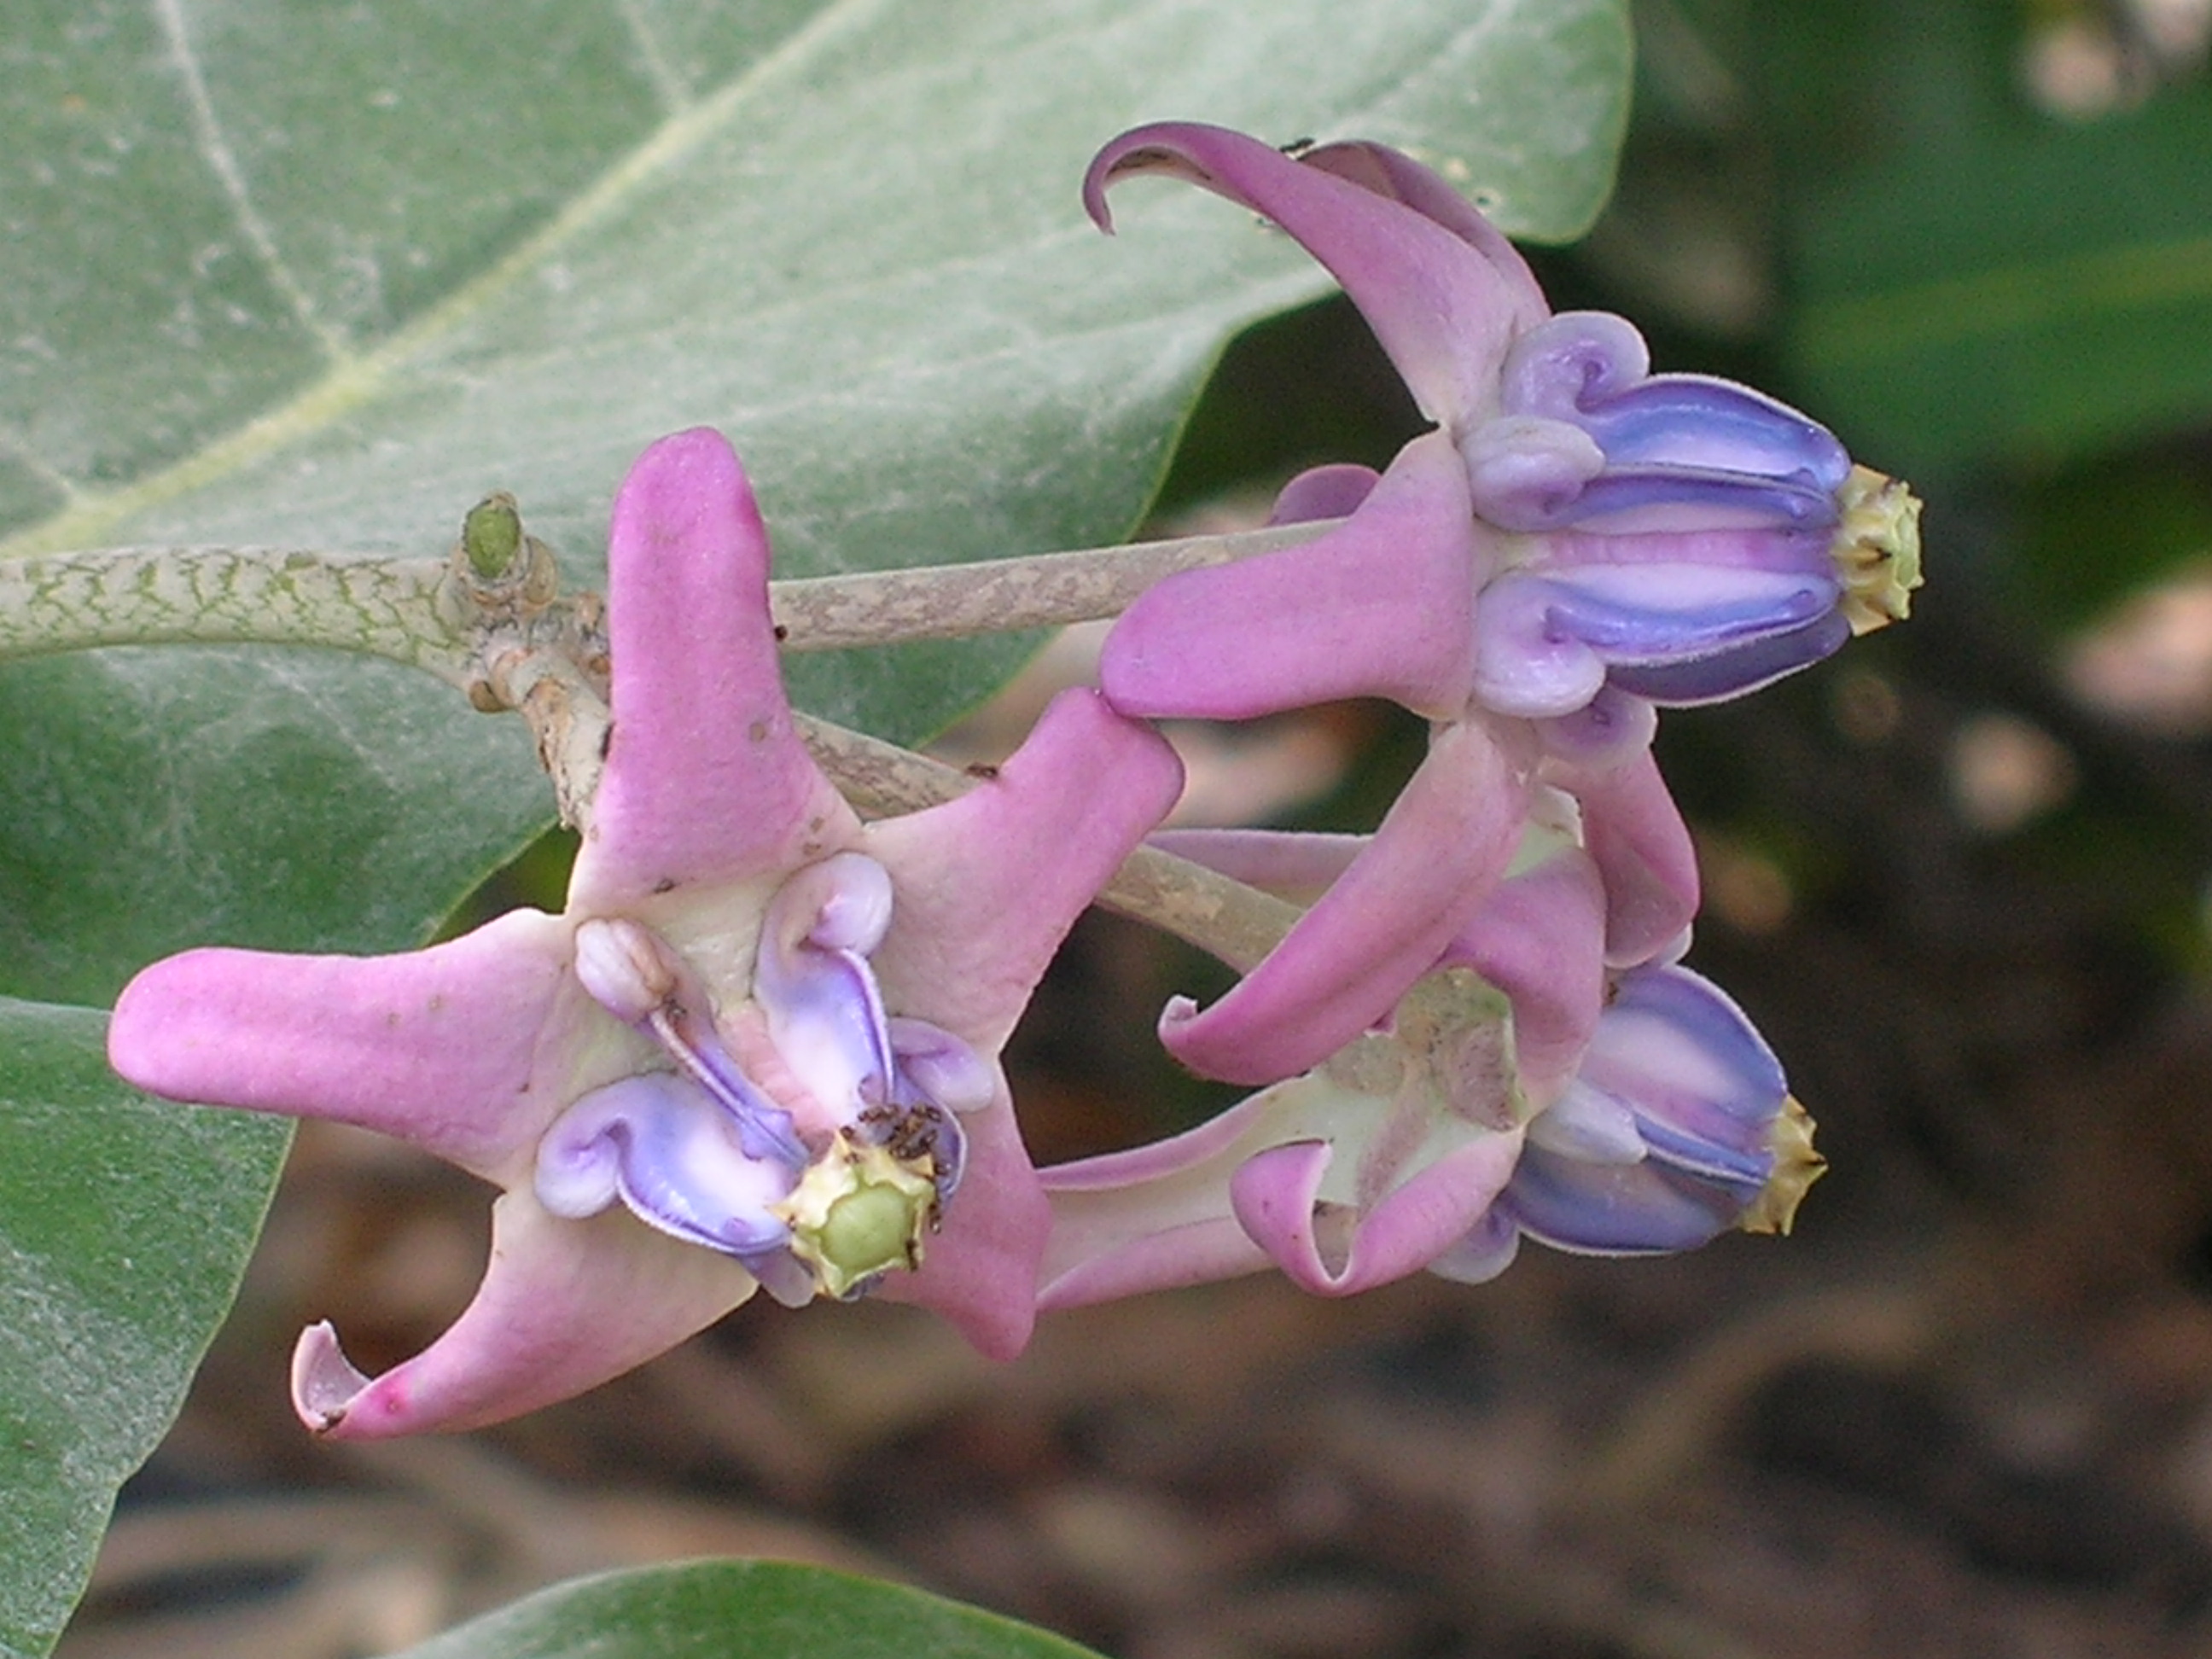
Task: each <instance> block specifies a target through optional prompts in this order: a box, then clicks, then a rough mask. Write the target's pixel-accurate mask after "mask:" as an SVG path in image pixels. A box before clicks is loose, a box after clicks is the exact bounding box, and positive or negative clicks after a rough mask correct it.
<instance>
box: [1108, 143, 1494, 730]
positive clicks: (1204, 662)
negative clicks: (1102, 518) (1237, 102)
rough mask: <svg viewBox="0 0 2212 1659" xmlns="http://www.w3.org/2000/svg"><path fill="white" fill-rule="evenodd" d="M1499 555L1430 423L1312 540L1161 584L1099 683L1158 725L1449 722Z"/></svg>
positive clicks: (1118, 641)
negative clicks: (1357, 709)
mask: <svg viewBox="0 0 2212 1659" xmlns="http://www.w3.org/2000/svg"><path fill="white" fill-rule="evenodd" d="M1270 153H1271V154H1272V152H1270ZM1495 562H1496V554H1495V552H1494V550H1492V549H1491V548H1490V547H1489V546H1488V545H1487V544H1486V543H1483V542H1480V541H1478V540H1477V535H1476V528H1475V520H1474V508H1473V507H1472V506H1470V505H1469V503H1468V492H1467V469H1466V467H1465V466H1464V465H1462V463H1461V461H1460V458H1459V453H1458V451H1457V450H1455V449H1454V448H1453V447H1452V444H1451V441H1450V439H1449V437H1447V436H1445V435H1443V434H1442V433H1431V434H1429V435H1427V436H1425V437H1421V438H1416V439H1415V440H1414V441H1413V442H1412V443H1410V444H1408V445H1407V446H1406V447H1405V448H1404V449H1402V450H1401V451H1400V452H1399V453H1398V458H1397V459H1395V461H1393V462H1392V463H1391V464H1390V470H1389V471H1388V472H1386V473H1384V474H1383V478H1382V481H1381V482H1380V483H1377V484H1376V486H1375V489H1374V491H1373V493H1372V494H1370V495H1368V496H1367V498H1366V499H1365V500H1364V501H1362V502H1361V503H1360V505H1359V507H1358V510H1357V511H1355V512H1354V513H1352V517H1351V518H1350V519H1348V520H1346V521H1345V522H1344V523H1343V524H1342V525H1340V526H1338V528H1336V529H1335V530H1334V531H1331V532H1329V533H1328V534H1327V535H1325V536H1322V537H1321V538H1319V539H1318V540H1316V541H1312V542H1309V543H1307V544H1304V546H1301V547H1292V548H1286V549H1285V550H1283V551H1281V552H1279V553H1269V554H1263V555H1261V556H1259V557H1257V558H1251V559H1242V560H1239V561H1237V562H1236V563H1234V564H1225V565H1213V566H1209V567H1206V568H1202V569H1197V570H1186V571H1182V572H1179V573H1178V574H1176V575H1173V576H1170V577H1168V578H1167V579H1166V580H1164V581H1161V582H1159V583H1158V584H1157V585H1155V586H1153V587H1152V588H1151V589H1150V590H1149V591H1148V592H1146V593H1145V595H1144V596H1143V597H1142V598H1141V599H1139V600H1138V601H1137V602H1136V603H1135V604H1134V605H1131V606H1130V607H1129V609H1128V610H1127V611H1125V612H1124V613H1123V614H1122V617H1121V620H1120V621H1119V622H1117V623H1115V625H1114V628H1113V630H1112V632H1110V633H1109V635H1107V638H1106V645H1105V649H1104V653H1103V656H1102V658H1101V659H1100V662H1099V665H1098V678H1099V684H1100V685H1101V686H1103V688H1104V690H1105V692H1106V696H1107V699H1108V701H1109V702H1112V703H1113V705H1114V706H1115V708H1119V709H1120V710H1121V712H1122V713H1123V714H1136V715H1142V716H1146V717H1147V718H1154V719H1157V718H1160V717H1163V716H1170V715H1180V716H1189V717H1194V718H1202V719H1210V720H1249V719H1251V718H1252V717H1254V716H1255V715H1258V714H1273V713H1274V712H1276V711H1277V710H1279V709H1284V708H1305V707H1308V706H1310V705H1311V704H1314V703H1317V702H1333V701H1335V700H1337V699H1340V698H1344V697H1363V696H1374V697H1388V698H1389V699H1391V700H1392V701H1393V702H1400V703H1402V704H1404V705H1405V706H1406V707H1407V708H1411V709H1413V710H1414V711H1415V712H1416V713H1417V714H1426V715H1428V716H1429V717H1431V719H1435V720H1451V719H1455V718H1456V717H1457V716H1458V715H1459V714H1460V713H1461V711H1462V709H1463V708H1465V707H1466V706H1467V701H1468V696H1469V694H1470V693H1471V691H1472V690H1473V687H1474V619H1475V594H1476V592H1477V591H1478V590H1479V589H1480V587H1481V586H1482V584H1483V583H1484V582H1485V581H1486V580H1488V578H1489V576H1490V574H1491V570H1492V566H1493V565H1494V564H1495Z"/></svg>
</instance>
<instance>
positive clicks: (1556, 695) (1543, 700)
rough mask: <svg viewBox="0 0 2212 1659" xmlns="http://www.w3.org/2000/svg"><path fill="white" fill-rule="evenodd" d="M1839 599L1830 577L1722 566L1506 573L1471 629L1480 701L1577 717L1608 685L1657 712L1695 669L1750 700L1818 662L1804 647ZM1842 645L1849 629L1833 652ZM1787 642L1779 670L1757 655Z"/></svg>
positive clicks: (1537, 714)
mask: <svg viewBox="0 0 2212 1659" xmlns="http://www.w3.org/2000/svg"><path fill="white" fill-rule="evenodd" d="M1838 592H1839V589H1838V585H1837V584H1836V583H1835V582H1834V581H1833V580H1831V579H1829V578H1828V577H1826V576H1810V575H1801V574H1795V573H1790V572H1782V571H1765V570H1753V569H1744V568H1724V567H1723V568H1714V567H1702V566H1695V565H1674V566H1668V565H1638V564H1624V565H1584V566H1579V567H1576V568H1571V569H1569V570H1566V571H1562V572H1559V573H1556V574H1555V573H1549V572H1547V573H1544V574H1539V573H1538V572H1537V571H1535V570H1529V569H1523V570H1514V571H1509V572H1507V573H1506V574H1504V576H1501V577H1500V578H1498V580H1496V581H1494V582H1492V583H1491V585H1490V586H1489V587H1488V588H1486V590H1485V591H1484V592H1483V595H1482V602H1481V610H1480V614H1479V615H1478V616H1477V617H1476V619H1475V690H1476V695H1477V696H1480V698H1481V700H1482V702H1484V703H1485V704H1486V706H1487V707H1489V708H1494V709H1496V710H1498V712H1499V713H1501V714H1516V715H1520V716H1522V717H1523V718H1527V719H1545V718H1548V717H1553V716H1557V715H1562V714H1572V713H1574V712H1575V711H1576V710H1577V709H1578V708H1582V707H1583V705H1584V704H1586V703H1588V702H1589V700H1590V699H1591V698H1593V697H1595V696H1596V695H1597V692H1598V690H1599V688H1600V687H1601V686H1602V685H1604V684H1606V683H1607V680H1608V679H1611V680H1612V681H1613V683H1614V684H1618V685H1619V686H1620V688H1621V689H1622V690H1626V691H1627V692H1630V693H1631V694H1632V695H1634V696H1642V697H1647V698H1650V699H1651V700H1652V701H1654V702H1658V701H1661V700H1662V699H1661V697H1660V696H1658V695H1657V694H1658V693H1659V692H1660V691H1662V690H1666V689H1667V687H1668V685H1669V684H1671V682H1670V681H1669V680H1668V678H1667V677H1668V675H1669V674H1671V673H1673V672H1674V671H1677V670H1682V669H1687V668H1690V667H1692V665H1694V666H1695V667H1696V668H1698V669H1699V670H1700V671H1703V673H1704V674H1705V678H1706V680H1707V681H1709V682H1711V684H1717V685H1718V686H1720V687H1722V688H1723V689H1721V690H1716V691H1713V692H1711V695H1712V696H1728V695H1729V694H1730V692H1731V691H1732V690H1750V689H1751V688H1752V687H1753V685H1756V684H1765V682H1767V681H1769V680H1771V679H1773V678H1776V677H1777V676H1778V674H1780V673H1786V672H1788V671H1790V669H1792V668H1796V667H1802V666H1803V665H1804V662H1806V661H1811V660H1814V659H1816V658H1815V657H1812V656H1804V648H1805V647H1808V646H1810V645H1811V644H1813V643H1814V642H1815V641H1814V635H1813V634H1812V632H1811V630H1813V629H1817V628H1818V627H1819V626H1820V623H1822V622H1823V621H1824V620H1825V619H1826V618H1828V617H1836V616H1839V613H1838V612H1837V611H1836V609H1835V606H1836V599H1837V597H1838ZM1849 634H1850V627H1849V624H1848V623H1846V624H1844V629H1843V634H1842V635H1841V637H1839V638H1838V640H1837V641H1836V643H1837V644H1840V643H1841V642H1842V638H1845V637H1848V636H1849ZM1820 637H1822V638H1825V636H1824V635H1823V636H1820ZM1784 640H1787V641H1791V642H1792V644H1791V646H1790V647H1789V648H1786V649H1784V650H1783V651H1782V652H1781V653H1780V655H1781V658H1782V660H1781V661H1780V662H1779V663H1778V662H1777V661H1775V660H1774V657H1775V655H1776V653H1774V652H1772V651H1770V650H1767V649H1765V647H1767V646H1769V645H1770V644H1771V643H1773V642H1776V641H1784ZM1800 641H1802V642H1804V645H1802V646H1801V645H1800V644H1799V643H1797V642H1800ZM1828 648H1829V649H1832V648H1833V647H1832V646H1830V647H1828ZM1817 654H1818V655H1825V654H1826V651H1820V652H1819V653H1817ZM1800 657H1803V660H1802V661H1801V660H1799V658H1800ZM1701 684H1702V682H1701ZM1700 700H1701V701H1703V700H1706V699H1703V698H1701V699H1700Z"/></svg>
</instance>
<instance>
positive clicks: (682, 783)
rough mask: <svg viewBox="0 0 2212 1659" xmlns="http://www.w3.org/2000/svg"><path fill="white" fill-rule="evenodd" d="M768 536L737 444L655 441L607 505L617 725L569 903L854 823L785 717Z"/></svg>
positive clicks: (778, 852) (835, 834) (741, 863)
mask: <svg viewBox="0 0 2212 1659" xmlns="http://www.w3.org/2000/svg"><path fill="white" fill-rule="evenodd" d="M768 565H769V544H768V532H767V530H766V529H765V528H764V527H763V525H762V523H761V517H760V509H759V508H758V507H757V506H756V505H755V504H754V501H753V495H752V489H751V486H750V484H749V483H747V482H746V479H745V475H744V469H743V468H742V467H741V466H740V465H738V458H737V456H736V454H735V453H733V452H732V450H731V448H730V446H729V444H728V442H727V441H726V440H725V439H724V438H723V437H722V436H721V435H720V433H717V432H714V431H712V430H710V429H708V428H705V427H699V428H694V429H692V430H690V431H689V432H679V433H678V434H676V435H674V436H672V437H667V438H663V439H662V440H661V441H659V442H658V443H656V444H654V445H653V447H651V448H650V449H647V451H646V452H645V453H644V454H643V455H641V456H640V457H639V458H638V460H637V464H636V465H635V466H633V467H632V468H631V469H630V472H629V477H627V478H626V479H624V480H623V487H622V490H621V493H620V494H619V495H617V496H616V498H615V507H614V517H613V522H612V525H611V528H610V531H609V533H608V545H607V628H608V637H609V640H610V641H611V660H612V663H613V688H612V692H611V706H612V709H613V722H614V723H613V728H612V731H611V735H610V738H609V744H608V750H607V763H606V769H605V774H604V775H602V777H601V779H600V781H599V793H598V796H597V798H596V799H595V800H594V801H593V803H592V816H591V823H590V825H589V827H588V829H587V830H586V835H585V839H584V845H583V848H582V850H581V851H580V853H579V854H578V855H577V860H576V872H575V875H574V879H573V882H572V884H571V886H570V889H569V893H570V902H571V908H580V909H584V910H587V911H592V912H595V913H598V914H602V915H605V914H611V913H613V912H616V911H618V910H620V909H622V908H624V907H626V906H629V905H632V904H634V903H635V902H637V901H638V900H640V899H642V898H644V897H647V896H650V895H652V894H655V893H661V892H666V891H668V890H671V888H674V887H680V886H683V885H685V884H690V883H694V882H704V881H723V880H729V879H732V878H737V877H741V876H748V875H757V874H763V873H766V872H772V871H784V870H790V869H794V868H796V867H797V866H799V865H802V864H805V863H807V862H809V861H810V860H813V859H815V858H818V857H820V856H821V855H822V854H823V853H825V852H830V851H835V850H836V849H837V848H839V847H841V846H843V845H846V844H848V842H850V841H851V839H852V837H853V836H854V834H855V833H857V828H858V826H857V821H856V820H855V819H854V817H853V814H852V811H851V809H850V808H849V807H848V806H847V805H845V803H844V800H843V799H842V797H840V796H839V795H838V793H837V792H836V789H834V788H833V787H830V784H829V781H828V780H827V779H825V778H824V777H823V775H822V774H821V773H820V771H819V770H817V769H816V767H815V764H814V763H813V760H812V759H811V757H809V756H808V754H807V752H806V750H805V746H804V745H803V744H801V743H800V741H799V735H798V732H796V730H795V729H794V728H793V724H792V719H791V707H790V705H789V703H788V702H786V701H785V698H784V693H783V680H782V676H781V671H780V669H779V667H778V664H777V660H776V645H775V629H774V625H773V623H771V622H770V620H769V608H768Z"/></svg>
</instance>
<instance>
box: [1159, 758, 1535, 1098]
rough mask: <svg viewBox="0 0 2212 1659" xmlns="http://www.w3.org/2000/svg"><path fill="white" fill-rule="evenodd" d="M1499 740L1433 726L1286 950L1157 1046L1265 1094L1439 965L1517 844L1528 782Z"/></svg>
mask: <svg viewBox="0 0 2212 1659" xmlns="http://www.w3.org/2000/svg"><path fill="white" fill-rule="evenodd" d="M1502 735H1503V734H1501V733H1500V732H1497V731H1494V730H1493V729H1492V726H1490V725H1489V724H1488V723H1486V722H1484V721H1482V720H1468V721H1466V722H1463V723H1462V724H1458V725H1454V726H1443V727H1441V728H1439V729H1438V730H1437V732H1436V734H1435V735H1434V737H1433V738H1431V743H1430V748H1429V754H1428V757H1427V758H1426V759H1425V760H1424V761H1423V762H1422V763H1421V766H1420V769H1419V771H1417V772H1415V773H1414V774H1413V777H1412V779H1411V780H1409V781H1407V785H1406V787H1405V789H1404V791H1403V792H1402V793H1401V794H1400V795H1399V797H1398V799H1397V800H1396V802H1395V803H1394V804H1393V805H1392V806H1391V808H1390V811H1389V814H1388V816H1386V817H1384V818H1383V823H1382V825H1381V827H1380V828H1378V829H1376V832H1375V837H1374V839H1373V840H1372V841H1371V842H1369V843H1368V845H1367V846H1366V847H1365V848H1364V849H1363V850H1362V851H1361V852H1360V853H1359V854H1358V857H1356V858H1355V859H1354V860H1352V864H1351V866H1350V867H1349V868H1347V869H1346V871H1345V872H1344V874H1343V875H1342V876H1340V878H1338V879H1337V881H1336V883H1335V884H1334V886H1332V887H1331V888H1330V889H1329V890H1328V892H1327V893H1326V894H1324V895H1323V896H1322V898H1321V900H1320V901H1319V902H1317V903H1316V904H1315V906H1314V907H1313V908H1311V909H1310V910H1309V911H1307V912H1306V914H1305V915H1304V916H1303V917H1301V918H1300V919H1299V921H1297V925H1296V926H1294V927H1292V928H1291V931H1290V932H1289V933H1288V934H1286V935H1285V937H1284V939H1283V940H1282V942H1281V943H1280V944H1279V945H1277V946H1276V947H1275V948H1274V950H1273V951H1270V952H1269V953H1268V954H1267V957H1266V958H1265V959H1264V960H1262V961H1261V963H1259V964H1258V965H1257V966H1256V967H1255V968H1253V969H1251V970H1250V971H1249V973H1247V974H1246V975H1244V977H1243V979H1242V980H1241V981H1238V982H1237V984H1236V985H1235V986H1234V987H1231V989H1230V990H1229V992H1228V993H1227V994H1225V995H1224V996H1223V997H1222V998H1221V999H1220V1000H1218V1002H1216V1003H1214V1004H1213V1005H1212V1006H1211V1007H1209V1008H1207V1009H1206V1010H1205V1011H1204V1012H1200V1013H1188V1012H1183V1011H1182V1008H1181V1007H1179V1006H1171V1007H1170V1014H1169V1016H1168V1017H1167V1018H1165V1019H1164V1021H1163V1023H1162V1028H1161V1031H1160V1038H1161V1041H1162V1042H1164V1043H1166V1045H1167V1046H1168V1048H1169V1049H1170V1051H1171V1052H1172V1053H1173V1054H1175V1056H1176V1058H1177V1059H1178V1060H1182V1062H1183V1064H1184V1065H1186V1066H1189V1067H1190V1068H1191V1069H1192V1070H1193V1071H1195V1072H1198V1073H1201V1074H1202V1075H1204V1076H1206V1077H1214V1078H1220V1079H1224V1080H1225V1081H1228V1082H1231V1083H1250V1084H1265V1083H1272V1082H1273V1081H1275V1080H1276V1079H1279V1078H1285V1077H1289V1076H1291V1075H1293V1074H1295V1073H1298V1072H1302V1071H1304V1070H1305V1069H1307V1068H1308V1067H1310V1066H1316V1065H1318V1064H1320V1063H1321V1061H1322V1060H1325V1059H1327V1058H1328V1056H1329V1055H1330V1054H1334V1052H1335V1051H1336V1050H1337V1049H1339V1048H1342V1047H1343V1046H1344V1045H1345V1044H1346V1043H1347V1042H1351V1041H1352V1038H1354V1037H1356V1036H1358V1035H1359V1034H1360V1033H1361V1032H1362V1031H1364V1030H1367V1029H1368V1028H1369V1027H1370V1026H1371V1025H1373V1024H1376V1022H1377V1021H1379V1020H1382V1019H1383V1018H1386V1017H1387V1016H1388V1015H1389V1012H1390V1011H1391V1009H1392V1008H1394V1007H1395V1006H1397V1002H1398V999H1399V998H1400V997H1401V996H1403V995H1404V994H1405V993H1406V992H1407V990H1408V989H1409V988H1411V987H1412V986H1413V981H1416V980H1418V979H1419V978H1420V977H1421V975H1424V974H1425V973H1427V972H1428V971H1429V970H1430V969H1431V968H1433V967H1434V966H1436V963H1437V958H1438V957H1440V956H1442V955H1443V951H1444V947H1445V946H1446V945H1449V944H1450V943H1451V941H1452V939H1454V938H1455V937H1456V936H1457V935H1458V934H1459V933H1460V932H1461V931H1462V929H1463V928H1465V927H1466V926H1467V925H1468V922H1469V921H1471V920H1472V919H1473V917H1474V914H1475V912H1476V911H1477V910H1478V909H1479V908H1480V907H1481V905H1482V903H1483V902H1484V900H1485V899H1486V897H1487V896H1488V895H1489V892H1490V890H1491V888H1492V886H1493V885H1494V884H1495V883H1496V882H1497V880H1498V877H1499V876H1500V875H1501V874H1503V873H1504V870H1505V867H1506V865H1507V863H1508V861H1509V860H1510V859H1511V858H1512V856H1513V853H1514V850H1515V848H1516V847H1517V846H1518V845H1519V843H1520V838H1521V829H1522V815H1523V811H1524V810H1525V805H1526V801H1527V799H1528V776H1527V772H1526V769H1525V768H1524V766H1523V765H1522V763H1521V762H1520V760H1519V759H1518V758H1517V757H1516V756H1515V755H1514V754H1513V753H1512V752H1511V750H1510V746H1509V744H1507V743H1505V742H1503V741H1501V737H1502Z"/></svg>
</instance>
